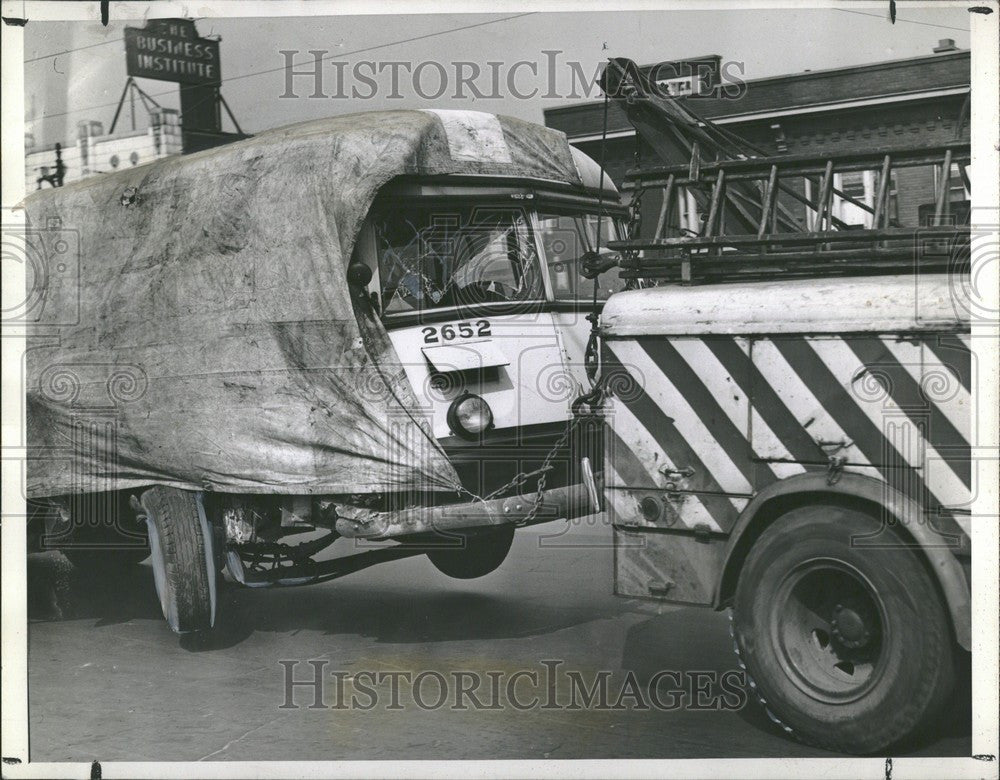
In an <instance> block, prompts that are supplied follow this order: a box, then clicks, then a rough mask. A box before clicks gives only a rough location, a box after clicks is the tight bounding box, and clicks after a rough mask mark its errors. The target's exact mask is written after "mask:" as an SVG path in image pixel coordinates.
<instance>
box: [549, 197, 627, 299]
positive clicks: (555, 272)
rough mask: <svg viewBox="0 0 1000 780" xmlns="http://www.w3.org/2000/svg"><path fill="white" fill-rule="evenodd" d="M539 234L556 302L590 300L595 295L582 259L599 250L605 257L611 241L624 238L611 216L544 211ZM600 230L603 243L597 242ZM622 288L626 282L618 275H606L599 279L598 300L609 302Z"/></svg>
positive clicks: (611, 272)
mask: <svg viewBox="0 0 1000 780" xmlns="http://www.w3.org/2000/svg"><path fill="white" fill-rule="evenodd" d="M538 230H539V234H540V238H541V243H542V246H543V247H544V249H545V261H546V264H547V265H548V268H549V274H550V277H551V279H552V292H553V294H554V296H555V299H556V300H557V301H575V300H581V299H589V298H590V297H591V296H592V295H593V293H594V282H593V280H592V279H587V278H586V277H584V276H583V274H582V273H581V272H580V271H581V263H582V258H583V255H584V254H585V253H587V252H593V251H596V250H597V249H600V251H601V253H602V254H603V253H604V252H606V251H607V246H608V241H614V240H616V239H618V238H621V231H620V230H619V224H618V221H617V219H616V218H615V217H613V216H610V215H605V216H603V217H599V216H598V215H597V214H580V213H571V212H566V213H556V212H554V211H549V210H542V211H540V212H539V214H538ZM598 230H600V239H601V240H600V242H598V241H597V237H598V235H597V234H598ZM623 288H624V282H623V281H622V280H621V279H619V278H618V274H617V272H615V271H610V272H606V273H603V274H601V275H600V277H599V278H598V287H597V298H598V300H606V299H607V298H608V297H609V296H610V295H611V294H612V293H615V292H618V291H619V290H621V289H623Z"/></svg>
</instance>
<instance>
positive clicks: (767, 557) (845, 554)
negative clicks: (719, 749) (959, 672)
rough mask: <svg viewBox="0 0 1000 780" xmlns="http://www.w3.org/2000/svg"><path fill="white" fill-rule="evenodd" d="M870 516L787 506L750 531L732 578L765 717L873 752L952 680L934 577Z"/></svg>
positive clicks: (820, 742) (941, 695)
mask: <svg viewBox="0 0 1000 780" xmlns="http://www.w3.org/2000/svg"><path fill="white" fill-rule="evenodd" d="M879 528H880V521H879V520H878V519H877V518H874V517H872V516H870V515H868V514H865V513H863V512H860V511H857V510H854V509H849V508H844V507H839V506H808V507H801V508H798V509H794V510H792V511H790V512H788V513H787V514H785V515H783V516H782V517H780V518H778V519H777V520H776V521H774V523H773V524H772V525H771V526H770V527H768V528H767V529H766V530H765V531H764V532H763V534H761V536H760V538H759V539H758V540H757V541H756V542H755V543H754V546H753V547H752V548H751V550H750V553H749V555H748V557H747V559H746V562H745V564H744V566H743V570H742V572H741V573H740V578H739V583H738V585H737V589H736V597H735V601H734V616H733V629H734V638H735V640H736V649H737V652H738V653H739V654H740V655H741V657H742V660H743V662H744V663H745V665H746V669H747V673H748V675H749V677H750V681H751V686H752V687H753V688H755V689H756V693H757V695H758V697H759V699H760V701H761V703H762V704H763V705H764V706H765V708H766V709H767V711H768V714H769V715H770V716H771V718H772V720H777V721H778V722H779V723H781V724H782V725H783V726H785V727H786V730H789V731H791V732H792V733H793V734H794V735H796V736H798V737H799V738H801V739H802V740H803V741H806V742H809V743H811V744H813V745H816V746H819V747H822V748H826V749H829V750H835V751H839V752H845V753H856V754H872V753H883V752H885V751H886V750H887V749H888V748H890V747H892V746H894V745H897V744H898V743H900V742H902V741H903V740H907V739H909V738H912V737H915V736H917V735H918V734H920V733H921V732H922V731H923V729H924V728H926V727H927V726H928V725H929V722H930V721H931V720H932V719H934V718H935V716H937V717H941V712H942V708H943V705H944V704H945V703H946V701H947V699H948V697H949V695H950V694H951V692H952V689H953V686H954V680H955V652H954V643H953V640H952V634H951V625H950V620H949V615H948V612H947V610H946V608H945V605H944V602H943V598H942V596H941V595H940V593H939V592H938V589H937V587H936V583H935V582H934V580H933V578H932V575H931V573H930V572H929V571H928V569H927V566H926V565H925V563H924V561H923V560H922V559H921V552H920V550H919V549H918V548H916V547H914V543H913V542H912V541H910V540H908V539H905V538H904V537H903V536H901V535H900V533H899V532H897V531H896V530H895V528H893V527H892V526H889V525H886V526H884V527H882V528H881V530H879ZM876 531H877V532H878V535H877V536H876V537H871V534H872V533H873V532H876ZM866 536H868V537H869V538H870V542H869V544H868V545H867V546H865V542H864V541H863V540H862V539H861V538H862V537H866ZM852 540H853V543H852Z"/></svg>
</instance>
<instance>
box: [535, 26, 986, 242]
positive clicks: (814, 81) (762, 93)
mask: <svg viewBox="0 0 1000 780" xmlns="http://www.w3.org/2000/svg"><path fill="white" fill-rule="evenodd" d="M712 61H714V62H718V61H719V58H718V57H717V56H712V57H705V58H701V59H700V60H697V61H688V62H699V63H701V62H712ZM654 80H656V81H657V83H663V82H661V81H660V80H659V79H658V78H654ZM670 81H671V82H677V81H678V80H677V79H671V80H670ZM970 83H971V66H970V54H969V52H968V51H967V50H965V51H963V50H958V49H957V48H956V47H955V46H954V43H953V42H952V41H950V40H944V41H941V43H940V45H939V46H938V47H936V48H935V49H934V53H933V54H931V55H930V56H925V57H914V58H910V59H903V60H892V61H887V62H878V63H873V64H869V65H856V66H851V67H846V68H835V69H831V70H821V71H808V70H807V71H804V72H802V73H791V74H787V75H782V76H773V77H770V78H763V79H753V80H748V81H746V82H745V90H742V94H741V95H740V96H739V97H737V98H731V97H726V96H722V95H721V94H720V90H710V89H706V87H711V86H712V79H711V78H704V77H702V78H701V79H700V80H695V79H691V80H690V83H688V84H675V83H671V84H670V89H671V93H672V94H675V95H677V99H678V100H680V101H681V102H683V103H684V104H685V105H687V106H689V107H690V108H691V109H692V110H693V111H695V112H696V113H697V114H699V115H700V116H701V117H703V118H706V119H709V120H711V121H712V122H714V123H716V124H718V125H721V126H724V127H725V128H726V129H728V130H731V131H734V132H736V133H737V134H739V135H740V136H742V137H743V138H745V139H746V140H747V141H749V142H751V143H753V144H754V145H756V146H758V147H761V148H763V149H764V150H766V151H767V152H768V153H769V154H784V153H788V154H825V153H828V152H842V151H853V150H866V149H872V148H874V147H886V146H904V145H910V146H931V145H935V144H940V143H946V142H951V141H954V140H956V139H963V140H968V138H969V126H968V122H967V121H965V122H963V121H962V119H961V117H962V114H963V106H964V105H965V103H966V101H967V99H968V96H969V89H970ZM736 91H737V90H735V89H734V90H731V92H736ZM698 92H702V93H704V94H697V93H698ZM965 108H966V110H967V106H965ZM608 109H609V110H608V132H607V139H608V141H607V149H606V150H605V153H604V157H603V159H605V161H606V166H607V169H608V173H609V175H610V176H611V177H612V178H613V179H614V180H615V182H616V183H619V184H620V183H621V181H622V178H623V175H624V173H625V171H626V170H627V169H629V168H632V167H635V166H636V160H637V155H638V159H639V160H640V161H641V162H642V164H644V165H656V164H659V160H658V158H657V157H656V155H655V153H654V152H653V150H652V149H651V148H649V147H648V146H647V145H646V144H645V143H644V142H642V141H641V140H639V141H637V139H636V137H635V131H634V129H633V128H632V126H631V125H630V124H629V122H628V120H627V119H626V117H625V115H624V113H623V112H622V111H621V110H620V109H619V108H618V106H617V105H615V104H614V102H612V103H611V104H610V105H609V107H608ZM545 123H546V124H547V125H548V126H549V127H554V128H557V129H559V130H562V131H563V132H565V133H566V135H567V136H568V137H569V140H570V143H572V144H573V145H574V146H576V147H578V148H580V149H581V150H582V151H584V152H586V153H587V154H589V155H590V156H591V157H593V158H594V159H597V160H600V159H602V154H601V135H602V125H603V102H590V103H582V104H578V105H571V106H565V107H560V108H554V109H548V110H546V111H545ZM875 174H876V172H875V171H860V172H856V173H844V174H835V176H834V186H836V187H837V188H838V189H841V190H843V191H844V192H845V194H848V195H850V196H852V197H854V198H856V199H858V200H861V201H864V202H866V203H868V204H869V205H870V204H871V203H872V201H873V198H874V196H875V181H876V176H875ZM938 175H940V174H939V173H937V172H936V171H934V170H932V169H930V168H910V169H900V170H898V171H895V172H894V173H893V179H892V181H891V183H890V192H891V196H890V205H889V207H890V216H891V218H892V219H893V220H894V221H896V222H897V223H898V224H900V225H914V226H915V225H918V224H921V222H922V221H924V219H925V218H926V212H927V208H928V206H929V205H930V206H931V207H933V202H934V189H935V185H936V183H937V182H936V178H937V176H938ZM803 194H805V195H806V196H811V195H812V193H810V192H809V191H808V189H807V190H806V191H805V192H804V193H803ZM968 197H969V195H968V192H967V190H966V188H965V185H964V180H963V178H962V176H961V172H960V171H959V170H958V167H957V166H954V165H953V166H952V170H951V173H950V198H951V202H952V203H953V204H960V203H962V202H963V201H965V202H967V201H968ZM788 205H789V207H790V208H792V209H793V210H794V211H795V213H796V215H797V218H798V219H800V221H801V223H802V225H803V227H804V228H811V227H813V225H812V224H810V222H811V220H812V218H813V215H812V214H811V213H810V211H809V209H807V208H806V207H805V206H802V205H801V204H797V203H794V202H789V204H788ZM677 208H678V209H679V212H680V213H679V214H678V215H676V217H677V219H678V221H679V224H682V225H685V224H686V225H689V226H690V227H691V228H692V229H697V219H698V214H696V213H695V207H694V204H693V203H692V202H690V201H688V202H685V201H684V200H683V199H681V200H680V201H679V203H678V204H677ZM833 208H834V215H835V216H837V217H838V218H840V219H842V220H844V221H845V222H847V223H850V224H859V225H862V224H863V225H866V226H868V225H870V216H869V215H868V214H867V212H865V211H864V210H862V209H859V208H857V207H856V206H853V205H852V204H850V203H848V202H845V201H842V200H840V199H839V198H835V199H834V205H833ZM658 209H659V204H658V203H647V202H646V200H644V201H643V220H642V224H643V225H644V226H650V225H655V223H656V212H657V210H658ZM952 210H953V212H954V213H956V214H960V213H961V206H959V207H957V208H955V207H953V209H952ZM643 232H645V229H644V230H643Z"/></svg>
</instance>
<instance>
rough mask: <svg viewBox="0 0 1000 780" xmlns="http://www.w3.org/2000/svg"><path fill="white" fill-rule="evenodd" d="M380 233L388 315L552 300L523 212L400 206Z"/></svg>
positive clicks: (377, 226) (381, 220)
mask: <svg viewBox="0 0 1000 780" xmlns="http://www.w3.org/2000/svg"><path fill="white" fill-rule="evenodd" d="M374 232H375V244H376V249H377V253H378V265H379V277H380V280H381V288H382V289H381V291H380V292H381V300H382V310H383V311H384V312H385V313H387V314H392V313H396V312H411V311H418V310H424V309H431V308H444V307H449V306H462V305H476V304H482V303H494V302H496V303H504V302H515V301H531V300H542V299H543V298H544V297H545V295H544V285H543V283H542V276H541V266H540V263H539V261H538V253H537V252H536V250H535V244H534V241H533V238H532V235H531V230H530V226H529V220H528V217H527V214H526V213H525V212H524V211H523V210H522V209H519V208H501V207H492V206H491V207H484V206H455V207H447V208H443V207H441V206H440V205H437V206H433V207H432V206H430V205H420V204H405V203H404V204H399V203H395V204H392V205H391V206H389V207H387V208H385V209H383V210H382V211H381V213H380V214H377V215H376V217H375V220H374Z"/></svg>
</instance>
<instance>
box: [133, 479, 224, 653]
mask: <svg viewBox="0 0 1000 780" xmlns="http://www.w3.org/2000/svg"><path fill="white" fill-rule="evenodd" d="M140 503H141V504H142V507H143V509H144V510H145V513H146V525H147V528H148V529H149V547H150V558H151V560H152V564H153V577H154V579H155V581H156V593H157V596H159V598H160V606H161V608H162V609H163V617H165V618H166V620H167V623H168V624H169V625H170V627H171V628H172V629H173V630H174V632H176V633H178V634H186V633H190V632H196V631H206V630H208V629H210V628H211V627H212V626H213V624H214V622H215V588H216V576H217V573H216V567H215V559H214V555H213V551H212V547H213V545H212V535H211V530H210V527H209V526H208V523H207V521H206V519H205V515H204V512H203V511H202V509H201V508H200V506H199V504H198V497H197V495H196V494H195V493H192V492H190V491H187V490H180V489H178V488H171V487H163V486H156V487H153V488H150V489H149V490H147V491H146V492H145V493H143V494H142V496H141V498H140Z"/></svg>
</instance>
